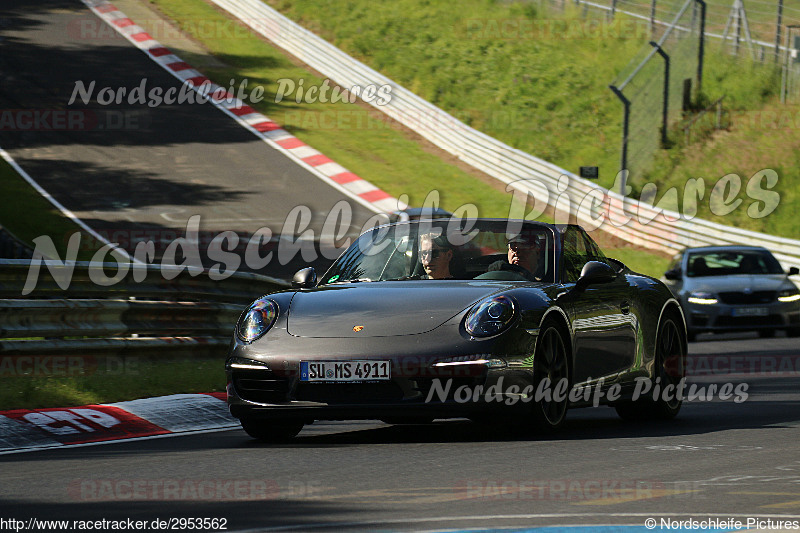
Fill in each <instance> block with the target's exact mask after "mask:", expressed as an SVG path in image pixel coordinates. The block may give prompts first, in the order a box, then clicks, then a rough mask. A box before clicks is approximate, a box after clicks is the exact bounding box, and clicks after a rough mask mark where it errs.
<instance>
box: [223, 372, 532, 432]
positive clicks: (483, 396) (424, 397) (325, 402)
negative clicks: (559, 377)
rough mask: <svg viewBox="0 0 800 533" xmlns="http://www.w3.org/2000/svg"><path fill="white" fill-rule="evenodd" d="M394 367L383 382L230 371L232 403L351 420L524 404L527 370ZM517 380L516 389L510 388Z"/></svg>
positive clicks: (246, 412)
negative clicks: (434, 371)
mask: <svg viewBox="0 0 800 533" xmlns="http://www.w3.org/2000/svg"><path fill="white" fill-rule="evenodd" d="M396 370H397V371H393V373H392V376H393V377H392V379H391V380H389V381H383V382H363V383H328V382H320V383H316V382H312V383H309V382H301V381H300V380H299V377H298V375H296V374H279V373H277V372H272V371H271V370H268V369H266V368H265V369H263V370H247V371H241V370H231V369H228V370H227V376H228V389H227V390H228V405H229V407H230V411H231V414H232V415H233V416H235V417H237V418H244V417H247V418H259V419H289V418H291V419H303V420H352V419H380V418H386V417H401V418H402V417H417V416H426V417H430V418H460V417H468V416H471V415H475V414H483V413H510V412H517V410H518V409H520V408H522V409H525V405H526V404H527V403H528V400H527V399H526V398H527V394H526V393H525V392H524V391H525V388H526V387H529V386H530V387H531V389H529V392H531V397H532V386H533V372H532V371H531V370H528V369H521V368H519V369H512V368H503V369H488V368H486V367H485V366H482V365H468V368H461V369H458V368H456V369H453V368H451V369H448V372H446V373H441V374H440V375H438V376H437V375H433V374H432V373H431V372H430V370H427V371H424V372H423V371H422V370H423V369H417V370H418V371H419V373H418V374H419V375H414V374H415V372H413V371H412V372H411V373H409V372H408V370H409V369H408V368H407V369H405V371H403V369H402V368H398V369H396ZM512 385H516V387H515V388H513V389H512V388H511V386H512Z"/></svg>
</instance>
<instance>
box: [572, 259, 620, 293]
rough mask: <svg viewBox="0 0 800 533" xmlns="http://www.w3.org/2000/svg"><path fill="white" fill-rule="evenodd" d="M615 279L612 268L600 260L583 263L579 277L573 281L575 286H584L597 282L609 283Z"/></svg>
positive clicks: (615, 275)
mask: <svg viewBox="0 0 800 533" xmlns="http://www.w3.org/2000/svg"><path fill="white" fill-rule="evenodd" d="M615 279H617V273H616V272H614V269H613V268H611V267H610V266H608V265H607V264H605V263H601V262H600V261H589V262H587V263H586V264H585V265H583V270H581V277H579V278H578V281H577V282H576V283H575V286H576V287H581V288H583V287H586V286H588V285H594V284H597V283H610V282H612V281H614V280H615Z"/></svg>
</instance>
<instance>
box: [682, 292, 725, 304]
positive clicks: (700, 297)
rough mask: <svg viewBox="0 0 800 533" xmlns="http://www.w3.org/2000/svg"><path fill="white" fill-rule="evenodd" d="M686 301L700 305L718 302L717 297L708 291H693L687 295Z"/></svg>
mask: <svg viewBox="0 0 800 533" xmlns="http://www.w3.org/2000/svg"><path fill="white" fill-rule="evenodd" d="M688 301H689V303H690V304H700V305H713V304H715V303H718V302H719V300H718V299H717V297H716V296H714V295H713V294H711V293H710V292H693V293H691V294H690V295H689V299H688Z"/></svg>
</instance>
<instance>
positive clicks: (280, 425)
mask: <svg viewBox="0 0 800 533" xmlns="http://www.w3.org/2000/svg"><path fill="white" fill-rule="evenodd" d="M239 422H240V423H241V424H242V429H244V430H245V432H246V433H247V434H248V435H250V436H251V437H253V438H254V439H258V440H260V441H263V442H288V441H290V440H292V439H293V438H294V437H296V436H297V434H298V433H300V430H301V429H303V426H304V424H303V422H302V421H300V420H280V421H277V420H258V419H251V418H242V419H240V420H239Z"/></svg>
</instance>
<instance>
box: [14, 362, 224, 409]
mask: <svg viewBox="0 0 800 533" xmlns="http://www.w3.org/2000/svg"><path fill="white" fill-rule="evenodd" d="M62 359H65V361H66V362H65V363H64V364H63V365H61V366H56V367H54V366H53V365H54V364H55V363H46V362H42V363H41V364H40V365H38V366H33V364H32V363H30V364H29V363H27V362H19V363H14V361H15V359H14V358H12V357H5V358H3V365H2V376H3V387H2V389H0V410H7V409H21V408H25V409H35V408H40V407H72V406H76V405H88V404H96V403H109V402H118V401H124V400H133V399H136V398H149V397H152V396H163V395H167V394H177V393H190V392H224V391H225V372H224V369H223V361H222V358H220V359H215V360H204V359H201V360H187V361H153V360H148V359H145V358H137V357H131V356H129V357H126V358H125V359H121V358H119V359H117V358H101V357H98V358H96V359H95V358H91V357H88V358H87V357H78V358H74V359H77V363H81V364H75V361H72V362H71V360H70V359H69V356H64V358H62ZM54 368H55V370H53V369H54ZM78 368H79V369H80V370H81V372H77V371H73V369H78ZM39 369H42V370H43V371H40V370H39ZM34 371H35V372H36V373H35V374H33V375H31V374H29V372H34ZM44 372H49V374H47V375H42V374H43V373H44Z"/></svg>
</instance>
